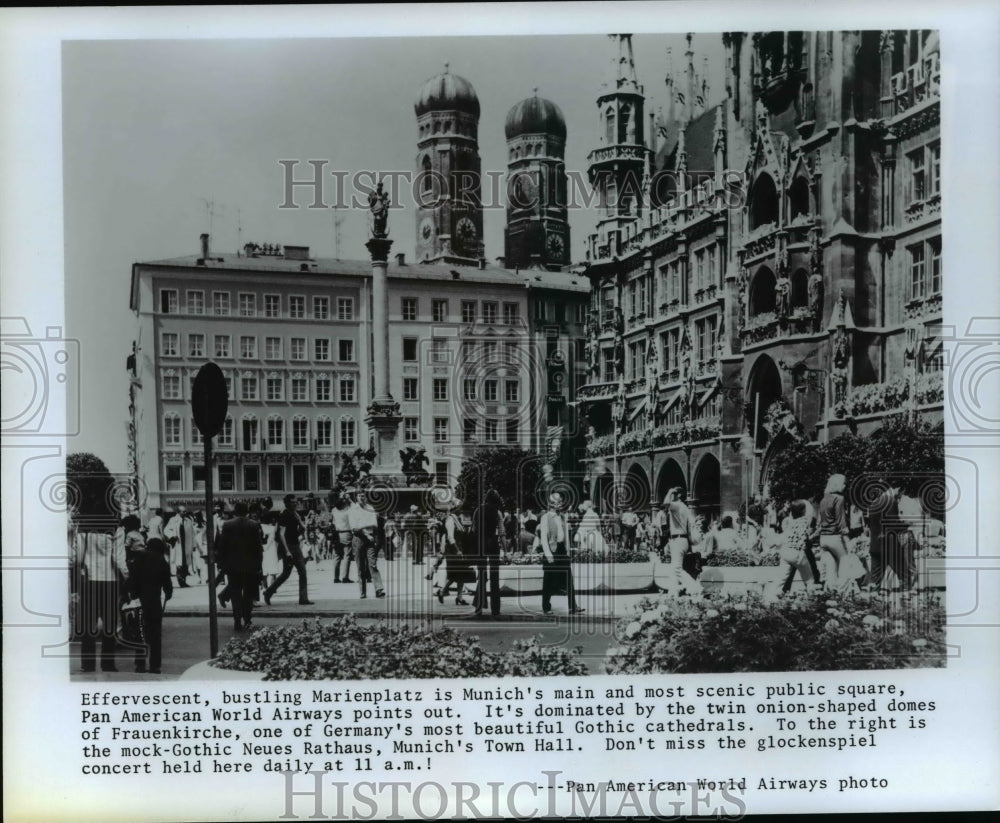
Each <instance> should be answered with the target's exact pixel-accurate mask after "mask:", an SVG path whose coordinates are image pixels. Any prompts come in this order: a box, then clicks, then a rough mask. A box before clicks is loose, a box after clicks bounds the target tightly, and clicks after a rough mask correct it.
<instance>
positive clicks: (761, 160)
mask: <svg viewBox="0 0 1000 823" xmlns="http://www.w3.org/2000/svg"><path fill="white" fill-rule="evenodd" d="M625 37H627V35H622V36H620V39H624V38H625ZM690 43H691V39H690V37H689V38H688V44H689V45H688V51H687V54H686V57H687V60H686V66H685V68H684V74H683V77H680V78H675V77H673V74H672V71H670V72H669V73H668V78H667V90H668V94H669V95H670V96H669V101H670V102H669V105H668V109H667V113H666V115H665V116H663V117H661V118H660V119H659V120H658V122H657V123H656V128H655V130H652V129H651V131H650V135H649V137H648V139H647V140H646V145H645V149H646V151H647V152H648V153H649V155H651V156H652V157H653V158H654V159H653V161H652V166H653V168H652V171H651V172H650V173H649V174H647V175H646V176H645V179H644V180H643V181H642V182H643V185H642V186H641V192H642V194H643V197H644V200H645V203H646V208H645V210H644V211H643V210H641V209H637V208H636V205H635V203H634V202H633V200H632V198H631V197H626V198H625V199H624V201H623V200H622V199H621V198H617V199H615V198H611V199H610V200H609V202H608V210H609V213H608V214H607V215H602V219H601V221H600V222H599V224H598V226H597V227H596V231H595V232H594V234H593V235H592V236H591V237H590V238H589V243H588V246H589V248H588V257H589V262H590V267H589V269H588V276H589V278H590V280H591V282H592V285H593V289H592V295H591V299H592V302H591V309H590V312H589V316H588V321H589V323H588V331H587V342H586V349H587V354H588V359H589V360H590V363H591V372H590V377H589V381H588V384H587V385H586V386H585V387H584V388H583V390H582V394H581V399H583V400H584V401H585V406H584V407H585V413H586V415H587V419H588V423H589V434H588V447H587V448H588V465H589V466H590V470H591V471H590V475H591V477H590V480H591V484H592V487H593V492H594V494H596V495H597V496H598V498H602V502H603V505H605V507H612V506H614V505H615V503H616V502H617V503H618V504H621V502H622V499H624V500H625V501H626V502H627V503H628V505H637V506H646V505H648V504H649V502H650V501H651V500H653V499H662V497H663V495H664V493H665V492H666V490H667V489H669V488H670V487H673V486H682V487H684V488H685V489H686V490H687V492H688V497H689V500H690V501H692V502H693V504H694V506H695V507H697V508H700V509H701V510H703V511H704V512H705V513H707V514H716V513H718V512H720V511H723V510H725V511H729V510H736V509H738V508H739V506H740V505H741V504H743V503H744V502H746V500H747V499H748V498H749V497H750V496H752V495H754V494H757V493H765V494H766V491H767V482H768V471H769V465H770V461H771V459H772V458H773V456H774V455H775V454H776V453H778V452H779V451H780V450H781V449H783V448H785V447H786V446H787V445H788V444H789V443H791V442H793V440H795V439H808V440H812V441H824V440H827V439H829V438H831V437H834V436H836V435H837V434H840V433H842V432H845V431H855V432H859V433H861V434H871V433H873V432H875V431H877V429H878V428H879V427H880V426H881V421H882V420H883V419H884V418H885V416H886V415H889V414H896V413H901V412H905V413H908V414H911V415H922V416H924V417H925V418H926V419H928V420H929V421H931V422H935V423H936V422H939V421H940V420H941V409H942V388H941V387H942V379H941V378H942V374H941V368H942V362H941V352H940V343H939V341H938V338H939V335H940V332H939V327H940V322H941V291H942V271H941V222H940V205H941V204H940V170H941V165H940V162H941V159H940V158H941V149H940V126H939V123H940V86H939V46H938V38H937V34H936V33H935V32H930V31H884V32H878V31H863V32H762V33H756V34H726V35H724V36H723V44H724V48H725V60H726V67H725V77H726V90H725V94H724V95H721V96H720V98H721V99H719V100H718V101H717V102H715V103H714V104H711V103H710V94H709V90H708V86H707V82H706V79H705V77H704V76H703V77H701V78H699V77H697V76H696V74H695V70H694V55H693V53H692V50H691V46H690ZM623 48H624V47H623ZM620 65H622V66H625V67H626V70H623V72H622V76H621V78H620V85H621V86H622V87H625V88H631V87H632V86H633V85H635V83H636V81H635V78H634V76H633V75H632V74H631V73H630V70H631V64H630V62H629V61H620ZM679 89H683V90H684V92H683V93H682V94H678V90H679ZM615 99H616V98H614V97H613V96H612V97H609V95H608V94H607V93H605V94H602V96H601V98H600V103H601V105H602V106H604V107H605V108H606V109H607V111H606V112H605V118H606V123H605V125H606V132H607V135H612V134H619V135H620V123H621V116H622V115H621V112H620V109H621V106H620V105H608V104H609V103H611V102H612V101H613V100H615ZM609 118H613V119H614V121H613V122H612V120H611V119H609ZM607 135H602V137H603V138H604V142H605V143H606V142H607ZM619 139H620V137H619ZM609 151H610V152H611V153H616V152H617V153H619V154H621V153H622V151H623V148H622V147H619V146H614V147H607V146H604V147H602V148H601V149H598V150H596V151H595V152H594V153H593V154H592V155H591V158H592V160H591V162H592V174H594V173H596V172H597V171H599V170H600V169H599V166H600V165H601V164H602V163H604V162H605V154H607V153H608V152H609ZM640 153H641V152H640V151H639V150H638V148H637V149H636V150H635V151H634V152H633V154H635V155H636V156H638V155H639V154H640ZM637 174H638V171H637V170H635V169H633V170H632V179H634V178H635V176H636V175H637ZM612 469H613V470H614V472H615V473H617V474H618V476H619V477H621V478H622V480H623V482H622V483H620V484H618V486H614V485H613V484H612V483H611V482H610V478H611V477H612V476H613V473H612ZM612 489H614V491H613V492H612V491H611V490H612ZM609 494H610V495H611V498H608V495H609ZM619 498H621V499H619Z"/></svg>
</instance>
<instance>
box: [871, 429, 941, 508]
mask: <svg viewBox="0 0 1000 823" xmlns="http://www.w3.org/2000/svg"><path fill="white" fill-rule="evenodd" d="M867 470H868V473H869V474H871V475H873V476H878V477H885V478H886V480H888V481H890V482H892V483H895V484H898V485H899V486H900V487H901V488H902V490H903V493H904V494H907V495H910V496H911V497H919V498H921V501H922V502H924V503H925V504H928V507H929V508H931V509H934V508H935V507H936V505H940V504H941V503H943V495H944V493H945V490H944V435H943V433H942V432H940V431H936V430H934V429H933V428H931V426H930V425H928V424H927V423H925V422H923V421H922V420H917V421H914V422H911V421H909V420H907V418H906V417H905V415H897V416H895V417H890V418H888V419H887V420H886V421H885V423H884V424H883V426H882V428H881V429H880V430H879V431H878V432H876V433H875V434H874V435H872V437H871V438H870V439H869V441H868V463H867Z"/></svg>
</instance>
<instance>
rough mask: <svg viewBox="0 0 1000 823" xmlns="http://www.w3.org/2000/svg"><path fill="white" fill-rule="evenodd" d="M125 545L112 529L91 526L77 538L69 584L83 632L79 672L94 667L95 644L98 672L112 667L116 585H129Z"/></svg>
mask: <svg viewBox="0 0 1000 823" xmlns="http://www.w3.org/2000/svg"><path fill="white" fill-rule="evenodd" d="M128 574H129V573H128V566H127V564H126V562H125V543H124V541H118V540H116V539H115V526H114V525H113V524H112V523H108V524H107V525H101V526H94V527H92V528H90V529H88V530H85V531H80V532H78V533H77V534H76V536H75V539H74V545H73V555H72V569H71V576H70V580H71V581H72V582H73V597H74V600H75V605H76V608H75V612H76V614H77V619H78V622H79V624H80V627H81V628H82V632H81V640H80V670H81V671H83V672H93V671H95V669H96V667H97V641H98V639H100V641H101V671H105V672H115V671H118V669H117V667H116V666H115V631H116V630H117V628H118V606H119V599H118V598H119V591H120V589H119V581H121V582H124V583H127V582H128Z"/></svg>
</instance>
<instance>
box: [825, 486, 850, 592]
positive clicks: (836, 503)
mask: <svg viewBox="0 0 1000 823" xmlns="http://www.w3.org/2000/svg"><path fill="white" fill-rule="evenodd" d="M846 485H847V478H846V477H844V475H842V474H831V475H830V477H829V479H828V480H827V481H826V490H825V491H824V493H823V499H822V500H820V503H819V514H818V520H819V545H820V548H821V549H823V550H824V551H825V552H827V553H828V554H829V555H830V557H831V558H832V561H833V562H832V563H831V564H830V566H829V574H828V575H827V580H826V586H827V588H828V589H831V590H833V591H839V592H846V591H848V590H849V589H850V588H851V586H852V585H853V582H854V581H853V580H852V579H851V577H850V576H849V575H847V574H846V566H845V565H844V564H845V558H846V557H847V534H848V527H847V509H846V507H845V505H844V488H845V486H846Z"/></svg>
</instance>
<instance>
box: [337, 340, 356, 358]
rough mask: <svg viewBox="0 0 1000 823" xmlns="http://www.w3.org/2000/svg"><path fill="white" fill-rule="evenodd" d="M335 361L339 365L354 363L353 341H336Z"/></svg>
mask: <svg viewBox="0 0 1000 823" xmlns="http://www.w3.org/2000/svg"><path fill="white" fill-rule="evenodd" d="M337 360H339V361H340V362H341V363H353V362H354V341H353V340H338V341H337Z"/></svg>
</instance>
